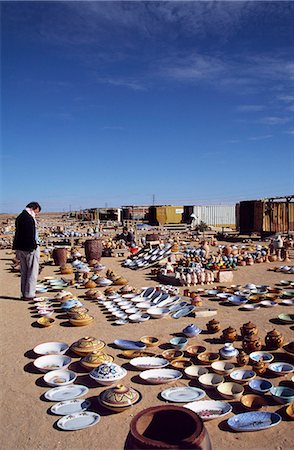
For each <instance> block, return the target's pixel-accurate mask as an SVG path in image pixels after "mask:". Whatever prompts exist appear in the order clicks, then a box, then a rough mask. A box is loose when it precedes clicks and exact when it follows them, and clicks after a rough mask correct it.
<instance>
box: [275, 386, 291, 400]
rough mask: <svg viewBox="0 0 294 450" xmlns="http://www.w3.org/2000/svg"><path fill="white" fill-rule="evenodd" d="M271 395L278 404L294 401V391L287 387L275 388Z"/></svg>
mask: <svg viewBox="0 0 294 450" xmlns="http://www.w3.org/2000/svg"><path fill="white" fill-rule="evenodd" d="M270 393H271V394H272V396H273V397H274V399H275V400H276V401H277V402H278V403H281V404H287V403H291V402H293V401H294V389H291V388H288V387H286V386H273V387H272V388H271V389H270Z"/></svg>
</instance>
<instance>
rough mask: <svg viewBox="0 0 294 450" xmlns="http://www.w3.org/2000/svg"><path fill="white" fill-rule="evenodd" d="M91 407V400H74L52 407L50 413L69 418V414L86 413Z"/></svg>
mask: <svg viewBox="0 0 294 450" xmlns="http://www.w3.org/2000/svg"><path fill="white" fill-rule="evenodd" d="M90 405H91V402H90V400H84V399H80V398H77V399H74V400H66V401H65V402H59V403H56V404H55V405H53V406H52V408H51V409H50V411H51V412H52V413H53V414H56V415H57V416H67V415H68V414H76V413H80V412H83V411H85V410H86V409H88V408H89V406H90Z"/></svg>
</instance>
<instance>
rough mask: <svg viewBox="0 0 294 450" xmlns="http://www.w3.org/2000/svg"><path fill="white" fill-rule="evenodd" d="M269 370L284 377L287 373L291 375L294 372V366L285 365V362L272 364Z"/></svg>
mask: <svg viewBox="0 0 294 450" xmlns="http://www.w3.org/2000/svg"><path fill="white" fill-rule="evenodd" d="M268 368H269V370H271V371H272V372H274V373H276V374H281V375H284V374H286V373H291V372H293V370H294V366H292V364H289V363H284V362H275V363H272V364H270V365H269V366H268Z"/></svg>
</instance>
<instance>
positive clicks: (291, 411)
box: [286, 402, 294, 420]
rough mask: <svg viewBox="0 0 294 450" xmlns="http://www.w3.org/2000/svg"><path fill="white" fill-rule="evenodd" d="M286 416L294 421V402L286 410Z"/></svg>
mask: <svg viewBox="0 0 294 450" xmlns="http://www.w3.org/2000/svg"><path fill="white" fill-rule="evenodd" d="M286 414H287V416H288V417H290V419H292V420H293V419H294V402H292V403H291V404H290V405H289V406H288V407H287V408H286Z"/></svg>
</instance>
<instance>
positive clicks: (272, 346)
mask: <svg viewBox="0 0 294 450" xmlns="http://www.w3.org/2000/svg"><path fill="white" fill-rule="evenodd" d="M284 341H285V339H284V336H283V335H282V334H281V333H280V332H279V331H278V330H276V329H273V330H272V331H269V332H268V333H267V335H266V337H265V345H266V348H268V349H269V350H276V349H278V348H280V347H282V346H283V345H284Z"/></svg>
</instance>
